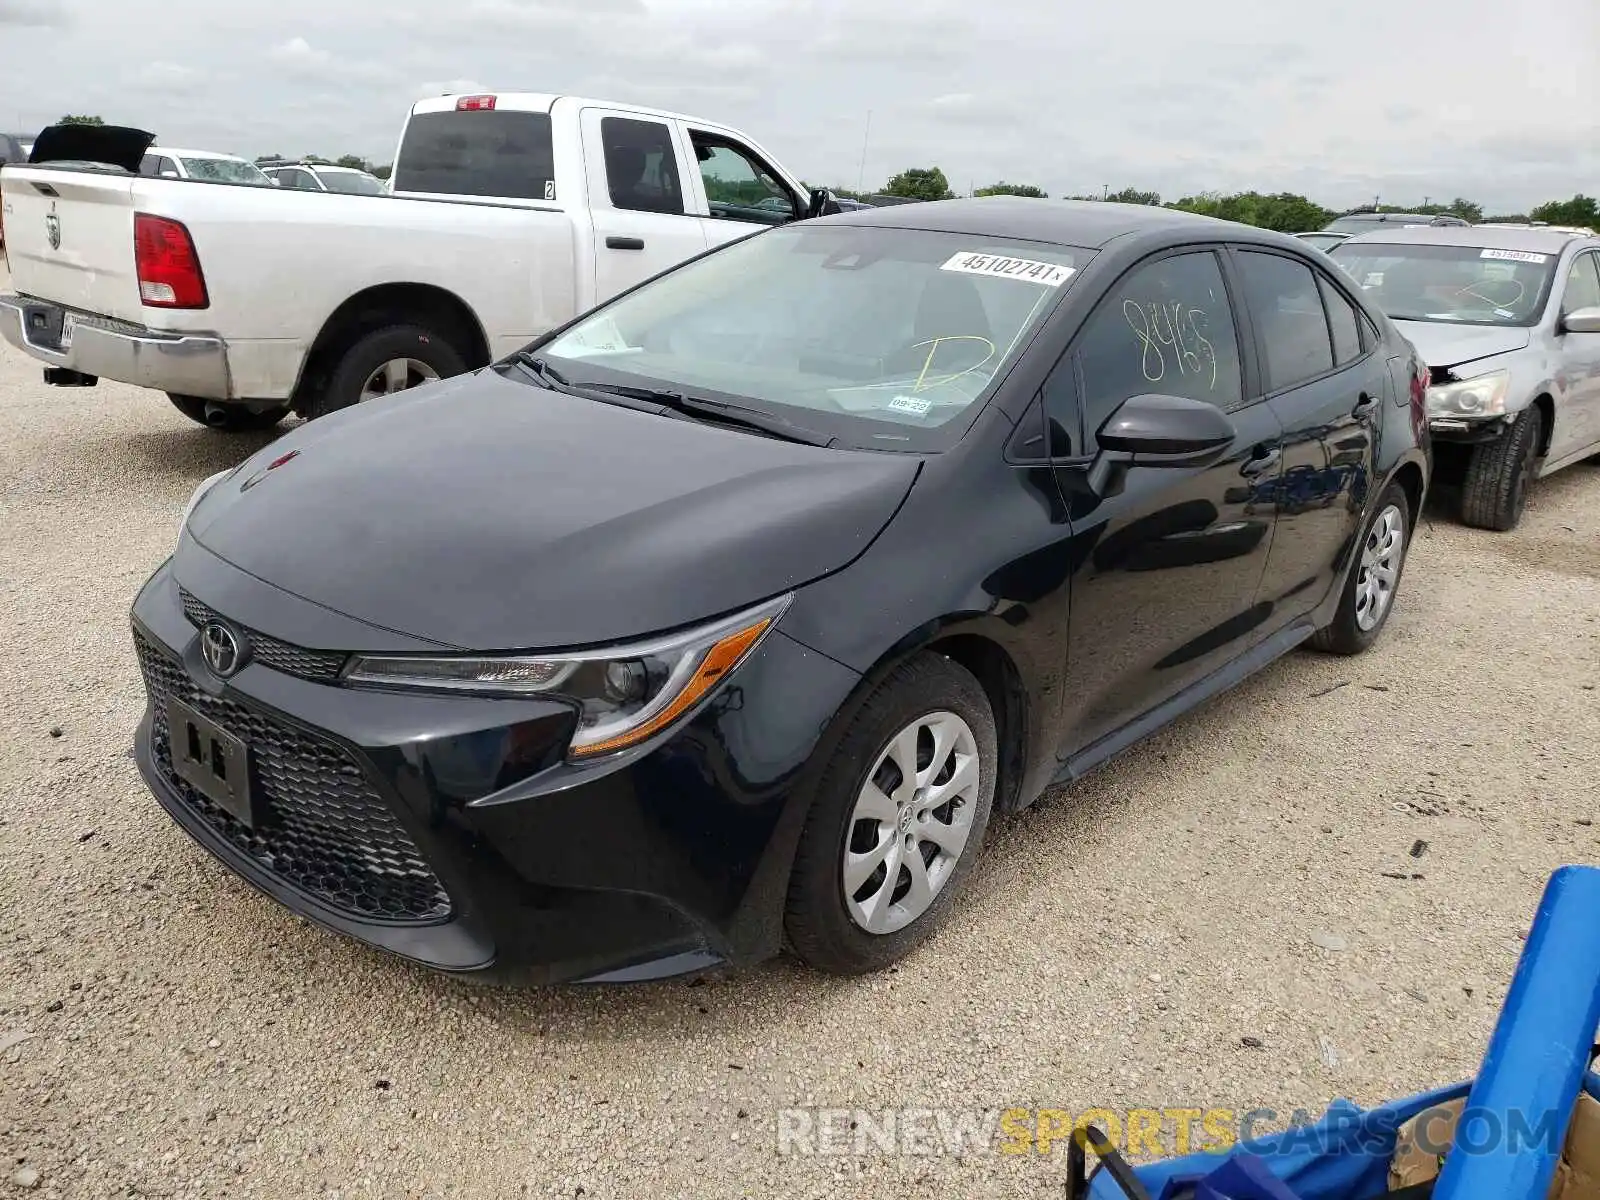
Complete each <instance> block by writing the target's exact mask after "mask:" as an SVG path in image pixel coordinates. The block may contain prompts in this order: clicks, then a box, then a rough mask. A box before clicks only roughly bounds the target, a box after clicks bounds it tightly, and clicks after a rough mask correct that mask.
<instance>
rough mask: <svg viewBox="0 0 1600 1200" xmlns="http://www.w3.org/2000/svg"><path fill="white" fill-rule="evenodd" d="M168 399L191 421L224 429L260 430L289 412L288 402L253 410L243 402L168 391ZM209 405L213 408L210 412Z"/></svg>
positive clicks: (226, 431) (257, 431)
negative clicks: (218, 400) (222, 400)
mask: <svg viewBox="0 0 1600 1200" xmlns="http://www.w3.org/2000/svg"><path fill="white" fill-rule="evenodd" d="M167 399H168V400H171V401H172V407H174V408H176V409H177V410H178V411H179V412H181V413H182V414H183V415H184V416H186V417H188V418H189V419H190V420H191V421H198V422H199V423H200V424H202V425H204V426H205V427H206V428H207V429H218V430H221V431H222V432H223V433H259V432H260V431H261V430H263V429H271V428H272V427H273V426H274V425H276V424H277V423H278V422H279V421H281V420H283V419H284V418H285V417H287V416H288V415H289V406H288V405H287V404H282V405H278V406H276V407H273V408H263V409H260V410H253V409H250V408H246V407H245V406H244V405H243V404H219V403H218V402H217V401H215V400H207V399H206V398H205V397H204V396H179V395H177V394H176V393H173V392H168V393H167ZM207 409H210V413H209V415H208V414H207V411H206V410H207Z"/></svg>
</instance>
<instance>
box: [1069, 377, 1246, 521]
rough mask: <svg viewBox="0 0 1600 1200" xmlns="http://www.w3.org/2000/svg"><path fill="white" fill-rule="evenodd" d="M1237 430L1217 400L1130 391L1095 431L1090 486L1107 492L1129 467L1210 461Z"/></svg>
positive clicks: (1225, 448) (1223, 450) (1196, 464)
mask: <svg viewBox="0 0 1600 1200" xmlns="http://www.w3.org/2000/svg"><path fill="white" fill-rule="evenodd" d="M1236 436H1237V434H1236V431H1235V430H1234V427H1233V422H1232V421H1230V420H1229V419H1228V415H1227V414H1226V413H1224V412H1223V411H1222V410H1221V409H1220V408H1218V407H1217V406H1216V405H1215V404H1207V403H1206V402H1205V401H1204V400H1190V399H1188V398H1186V397H1183V396H1166V395H1162V394H1160V393H1158V392H1147V393H1145V394H1143V395H1138V396H1130V397H1129V398H1128V399H1127V400H1125V401H1123V403H1122V406H1121V407H1120V408H1118V409H1117V411H1116V412H1114V413H1112V414H1111V416H1110V417H1109V418H1107V420H1106V423H1105V424H1104V425H1102V426H1101V427H1100V432H1099V433H1097V434H1096V435H1095V441H1096V443H1097V444H1098V445H1099V447H1100V453H1099V454H1097V455H1096V456H1095V460H1094V464H1093V466H1091V467H1090V469H1089V487H1090V489H1091V490H1093V491H1094V493H1095V494H1096V495H1102V496H1103V495H1107V494H1109V492H1110V491H1111V489H1112V487H1113V485H1114V484H1116V483H1118V482H1119V481H1120V478H1121V476H1122V474H1123V473H1124V472H1126V470H1127V469H1128V468H1129V467H1206V466H1210V465H1211V464H1212V463H1214V462H1216V461H1217V459H1219V458H1221V457H1222V456H1223V455H1224V454H1226V453H1227V451H1228V448H1229V447H1230V446H1232V445H1233V441H1234V438H1235V437H1236Z"/></svg>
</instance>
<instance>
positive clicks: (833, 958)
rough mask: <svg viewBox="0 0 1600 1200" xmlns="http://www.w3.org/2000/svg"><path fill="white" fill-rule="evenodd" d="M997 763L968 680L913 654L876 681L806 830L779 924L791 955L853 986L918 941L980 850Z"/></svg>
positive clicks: (987, 718)
mask: <svg viewBox="0 0 1600 1200" xmlns="http://www.w3.org/2000/svg"><path fill="white" fill-rule="evenodd" d="M997 761H998V753H997V750H996V735H995V723H994V715H993V712H992V711H991V709H990V707H989V700H988V697H987V696H986V695H985V693H984V690H983V686H982V685H981V684H980V683H979V682H978V681H977V680H976V679H975V678H974V677H973V676H972V674H971V673H970V672H968V671H967V670H965V669H964V668H963V667H961V666H958V665H957V664H956V663H953V662H951V661H950V660H949V659H947V658H944V657H942V656H940V655H936V654H923V655H919V656H918V657H917V658H914V659H912V660H910V661H909V662H907V663H905V664H904V665H903V666H901V667H900V668H898V669H897V670H896V671H895V672H894V673H893V674H891V675H890V676H889V677H888V678H887V679H886V680H884V682H883V683H882V684H880V685H879V686H878V688H877V690H876V691H874V692H873V693H872V695H871V696H870V697H869V698H868V699H867V700H866V702H865V703H864V704H863V705H862V707H861V710H860V711H859V712H858V713H857V714H856V715H855V718H854V720H853V721H852V722H851V724H850V727H849V729H848V730H847V732H846V733H845V735H844V737H843V738H842V740H841V741H840V743H839V745H838V748H837V749H836V750H835V751H834V754H833V757H832V759H831V760H830V761H829V763H828V765H827V767H826V768H825V770H824V771H823V773H822V775H821V777H820V780H819V784H818V791H817V795H816V798H815V800H814V801H813V804H812V809H811V813H810V815H809V816H808V817H807V819H806V826H805V831H804V832H803V833H802V835H801V839H800V848H799V851H798V853H797V854H796V856H795V865H794V872H793V875H792V876H791V879H790V885H789V896H788V911H787V914H786V921H785V924H786V927H787V931H788V935H789V944H790V945H791V946H792V947H793V949H794V951H795V953H796V954H798V955H799V956H800V957H801V958H802V959H804V960H805V961H806V962H807V963H809V964H810V965H811V966H813V967H816V968H817V969H819V970H822V971H828V972H831V973H833V974H839V975H861V974H865V973H867V972H869V971H876V970H880V969H881V968H883V967H886V966H888V965H889V964H890V963H892V962H894V961H896V960H897V959H899V958H901V957H903V956H904V955H905V954H907V953H909V952H910V951H911V950H912V949H913V948H914V947H916V946H917V945H919V944H921V943H922V942H923V941H924V940H926V939H927V937H928V936H929V935H930V934H931V933H932V932H933V931H934V929H936V928H937V927H938V925H939V923H940V922H941V921H942V920H943V919H944V916H945V914H946V912H947V911H948V909H949V906H950V902H951V899H952V898H953V896H954V895H955V892H956V890H957V889H958V888H959V887H960V885H961V882H962V880H963V879H965V878H966V876H967V874H968V872H970V871H971V869H972V866H973V864H974V862H975V861H976V860H977V858H978V855H979V852H980V850H981V848H982V845H983V835H984V830H985V829H986V828H987V827H988V823H989V810H990V808H991V806H992V805H993V802H994V791H995V772H996V763H997Z"/></svg>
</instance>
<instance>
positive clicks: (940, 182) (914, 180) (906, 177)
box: [883, 167, 956, 200]
mask: <svg viewBox="0 0 1600 1200" xmlns="http://www.w3.org/2000/svg"><path fill="white" fill-rule="evenodd" d="M883 190H884V193H885V194H886V195H889V196H905V197H907V198H908V199H911V200H953V199H955V195H956V194H955V193H954V192H952V191H951V190H950V181H949V180H948V179H946V178H945V177H944V172H943V171H941V170H940V169H939V168H938V167H912V168H910V169H909V170H905V171H901V172H900V174H898V175H896V176H895V177H894V178H893V179H891V180H889V182H888V183H886V184H884V185H883Z"/></svg>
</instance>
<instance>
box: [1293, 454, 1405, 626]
mask: <svg viewBox="0 0 1600 1200" xmlns="http://www.w3.org/2000/svg"><path fill="white" fill-rule="evenodd" d="M1410 535H1411V505H1410V503H1409V502H1408V501H1407V499H1406V492H1405V489H1404V488H1402V487H1401V486H1400V485H1399V484H1398V483H1391V484H1390V485H1389V486H1388V487H1387V488H1386V489H1384V493H1383V495H1382V496H1380V497H1378V503H1377V505H1376V506H1375V507H1374V509H1373V513H1372V518H1371V520H1369V521H1368V522H1367V527H1366V529H1365V530H1364V531H1363V533H1362V537H1361V545H1360V551H1359V557H1358V558H1357V559H1356V562H1355V563H1354V564H1353V565H1352V566H1351V568H1350V574H1349V576H1348V577H1347V578H1346V580H1345V584H1344V592H1343V594H1342V595H1341V596H1340V597H1339V610H1338V612H1336V613H1335V614H1334V617H1333V621H1332V622H1331V623H1329V624H1328V625H1325V626H1324V627H1323V628H1321V629H1319V630H1317V632H1316V633H1315V634H1313V635H1312V638H1311V644H1312V646H1314V647H1315V648H1316V649H1318V650H1325V651H1327V652H1328V653H1330V654H1360V653H1361V652H1362V651H1363V650H1365V649H1367V647H1369V646H1371V645H1372V643H1373V642H1375V641H1377V640H1378V635H1379V634H1380V633H1382V632H1383V627H1384V625H1385V624H1386V623H1387V622H1388V620H1389V614H1390V613H1391V612H1392V611H1393V610H1394V598H1395V594H1396V593H1397V592H1399V590H1400V574H1401V572H1402V571H1404V569H1405V565H1406V551H1407V550H1408V549H1409V548H1410V545H1409V543H1410Z"/></svg>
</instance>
